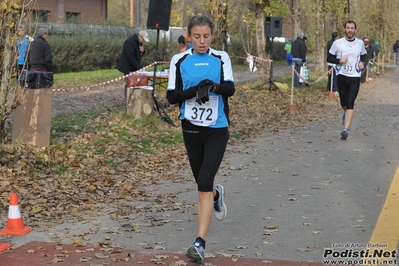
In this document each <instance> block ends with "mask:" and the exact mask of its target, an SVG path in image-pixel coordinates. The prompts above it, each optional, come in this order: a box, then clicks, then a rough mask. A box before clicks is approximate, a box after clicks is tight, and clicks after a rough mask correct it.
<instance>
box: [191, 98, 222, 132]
mask: <svg viewBox="0 0 399 266" xmlns="http://www.w3.org/2000/svg"><path fill="white" fill-rule="evenodd" d="M184 118H185V119H187V120H188V121H190V122H191V123H192V124H194V125H197V126H202V127H208V126H212V125H214V124H216V120H217V118H218V97H217V96H209V101H208V102H205V103H203V104H202V105H199V104H198V103H197V102H196V101H195V97H194V98H192V99H189V100H186V105H185V109H184Z"/></svg>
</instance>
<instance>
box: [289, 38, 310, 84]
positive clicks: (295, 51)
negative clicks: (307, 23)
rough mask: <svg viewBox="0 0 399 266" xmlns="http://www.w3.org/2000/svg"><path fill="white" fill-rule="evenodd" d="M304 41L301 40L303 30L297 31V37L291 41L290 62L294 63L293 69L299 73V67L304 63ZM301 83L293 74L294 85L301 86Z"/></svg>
mask: <svg viewBox="0 0 399 266" xmlns="http://www.w3.org/2000/svg"><path fill="white" fill-rule="evenodd" d="M306 49H307V48H306V43H305V41H304V40H303V32H301V31H300V32H298V35H297V38H296V39H295V41H293V42H292V46H291V54H292V63H293V64H294V65H295V71H296V72H297V73H298V74H299V73H300V72H301V67H302V66H303V65H306ZM301 85H302V84H301V83H300V82H299V77H298V75H297V74H296V73H295V74H294V87H295V88H298V89H299V88H301Z"/></svg>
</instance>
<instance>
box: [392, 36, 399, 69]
mask: <svg viewBox="0 0 399 266" xmlns="http://www.w3.org/2000/svg"><path fill="white" fill-rule="evenodd" d="M393 52H394V53H395V65H397V64H398V56H399V40H396V42H395V44H394V45H393Z"/></svg>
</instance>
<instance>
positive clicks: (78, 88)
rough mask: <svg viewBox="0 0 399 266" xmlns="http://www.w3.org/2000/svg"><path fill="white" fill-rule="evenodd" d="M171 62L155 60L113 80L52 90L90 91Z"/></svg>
mask: <svg viewBox="0 0 399 266" xmlns="http://www.w3.org/2000/svg"><path fill="white" fill-rule="evenodd" d="M169 63H170V62H167V61H160V62H158V61H155V62H154V63H152V64H150V65H148V66H145V67H143V68H142V69H139V70H137V71H134V72H132V73H129V74H127V75H124V76H121V77H117V78H114V79H111V80H108V81H104V82H101V83H96V84H92V85H89V86H82V87H76V88H55V89H52V90H53V92H70V91H78V90H86V91H90V90H91V89H92V88H95V87H100V86H104V85H108V84H111V83H114V82H118V81H120V80H122V79H125V78H127V77H130V76H131V75H134V74H137V73H138V72H141V71H144V70H146V69H148V68H150V67H152V66H154V65H159V64H169Z"/></svg>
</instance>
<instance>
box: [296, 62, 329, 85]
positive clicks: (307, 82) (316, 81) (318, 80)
mask: <svg viewBox="0 0 399 266" xmlns="http://www.w3.org/2000/svg"><path fill="white" fill-rule="evenodd" d="M292 67H293V68H294V72H295V75H297V76H298V77H299V79H302V80H304V81H305V82H303V83H306V84H316V83H318V82H320V80H322V79H323V78H324V77H325V76H327V75H328V73H330V72H332V70H331V69H330V70H328V71H327V72H326V73H325V74H323V75H322V76H321V77H319V78H317V79H316V80H315V81H314V82H309V81H308V80H307V79H305V78H304V77H302V76H301V74H299V73H298V71H296V70H295V67H294V66H292Z"/></svg>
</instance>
